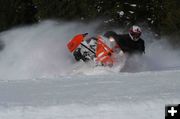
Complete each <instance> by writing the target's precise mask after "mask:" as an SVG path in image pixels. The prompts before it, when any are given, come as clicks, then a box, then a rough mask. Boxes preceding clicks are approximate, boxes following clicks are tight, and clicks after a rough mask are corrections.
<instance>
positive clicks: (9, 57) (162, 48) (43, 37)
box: [0, 21, 180, 80]
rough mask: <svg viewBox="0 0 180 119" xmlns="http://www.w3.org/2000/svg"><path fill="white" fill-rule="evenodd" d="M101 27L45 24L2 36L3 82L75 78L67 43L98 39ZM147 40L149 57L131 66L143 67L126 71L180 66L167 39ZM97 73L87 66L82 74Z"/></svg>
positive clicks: (0, 64) (0, 75)
mask: <svg viewBox="0 0 180 119" xmlns="http://www.w3.org/2000/svg"><path fill="white" fill-rule="evenodd" d="M97 27H98V23H97V22H96V23H91V24H82V23H68V22H54V21H45V22H42V23H39V24H35V25H32V26H26V27H21V28H15V29H12V30H9V31H6V32H3V33H1V34H0V39H1V40H2V41H3V42H4V43H5V48H4V50H3V51H2V52H0V78H1V79H2V80H3V79H4V80H5V79H33V78H36V79H37V78H43V77H45V78H47V77H58V76H62V75H67V74H73V73H72V72H73V67H72V65H73V66H74V64H75V63H74V62H75V61H74V59H73V57H72V55H71V54H70V53H69V51H68V50H67V48H66V44H67V42H68V41H69V40H70V39H71V38H72V37H73V36H74V35H75V34H78V33H84V32H88V33H90V36H94V34H95V33H96V32H95V29H96V28H97ZM119 31H121V30H119ZM96 34H97V33H96ZM143 39H144V40H145V41H146V47H147V48H146V54H145V55H144V56H143V57H141V58H139V57H137V56H135V57H132V58H131V59H130V61H131V64H133V63H134V62H136V64H138V65H139V66H141V67H140V68H139V66H138V68H128V67H127V69H126V70H125V71H130V70H131V71H132V70H133V71H145V70H146V71H149V70H154V69H158V70H159V69H168V68H172V67H176V68H177V67H179V66H180V62H179V59H180V56H179V54H178V52H177V51H174V50H172V49H171V48H170V46H169V45H168V43H167V42H165V40H164V39H163V40H159V41H153V40H152V39H154V38H153V37H152V35H151V34H150V33H146V34H144V36H143ZM134 64H135V63H134ZM79 65H82V63H79V64H76V65H75V66H77V68H79V67H78V66H79ZM100 69H101V71H100V73H104V72H110V73H111V72H112V70H111V71H109V68H108V69H104V68H100ZM97 70H98V71H99V69H97ZM97 70H93V72H94V73H93V72H91V70H89V69H88V67H87V66H83V67H81V69H80V73H83V74H84V72H86V71H87V72H88V73H87V74H93V75H94V74H98V72H97ZM105 70H106V71H105ZM85 74H86V73H85Z"/></svg>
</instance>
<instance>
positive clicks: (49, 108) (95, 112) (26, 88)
mask: <svg viewBox="0 0 180 119" xmlns="http://www.w3.org/2000/svg"><path fill="white" fill-rule="evenodd" d="M179 77H180V71H162V72H146V73H134V74H133V73H132V74H131V73H120V74H113V75H105V76H104V75H96V76H95V75H94V76H87V75H76V76H62V77H59V78H56V79H37V80H16V81H14V80H13V81H12V80H11V81H1V82H0V119H11V118H13V119H99V118H103V119H121V118H126V119H132V118H135V119H144V118H146V119H152V118H153V119H164V116H165V105H166V104H176V103H180V95H179V92H180V86H179V84H180V80H179Z"/></svg>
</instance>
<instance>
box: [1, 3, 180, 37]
mask: <svg viewBox="0 0 180 119" xmlns="http://www.w3.org/2000/svg"><path fill="white" fill-rule="evenodd" d="M179 4H180V1H179V0H109V1H108V0H0V5H1V7H0V31H3V30H7V29H9V28H12V27H14V26H20V25H27V24H33V23H37V22H39V21H42V20H46V19H56V20H58V19H59V20H66V21H74V20H77V21H82V22H88V21H91V20H95V19H103V23H104V24H106V25H117V24H118V25H121V26H130V25H132V24H136V23H147V24H148V25H149V27H151V28H152V29H153V30H155V31H156V32H158V33H159V34H171V33H175V32H176V33H180V7H179Z"/></svg>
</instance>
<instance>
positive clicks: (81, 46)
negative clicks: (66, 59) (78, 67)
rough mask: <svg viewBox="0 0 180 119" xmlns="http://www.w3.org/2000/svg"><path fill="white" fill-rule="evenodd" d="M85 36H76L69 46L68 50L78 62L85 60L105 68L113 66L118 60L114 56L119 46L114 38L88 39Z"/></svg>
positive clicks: (98, 37) (99, 37)
mask: <svg viewBox="0 0 180 119" xmlns="http://www.w3.org/2000/svg"><path fill="white" fill-rule="evenodd" d="M87 35H88V33H85V34H78V35H76V36H74V37H73V38H72V39H71V40H70V41H69V42H68V44H67V48H68V49H69V51H70V52H71V53H72V54H73V55H74V57H75V59H76V60H77V61H79V60H83V61H84V62H87V61H90V60H91V61H94V62H96V64H98V65H99V64H100V65H103V66H112V65H113V64H114V62H116V59H115V58H114V57H113V54H114V53H115V52H116V50H117V49H120V47H119V46H117V44H116V43H115V40H114V39H113V38H105V37H103V36H100V35H99V36H97V37H91V38H87V37H86V36H87Z"/></svg>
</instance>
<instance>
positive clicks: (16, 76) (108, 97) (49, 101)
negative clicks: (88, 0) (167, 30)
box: [0, 21, 180, 119]
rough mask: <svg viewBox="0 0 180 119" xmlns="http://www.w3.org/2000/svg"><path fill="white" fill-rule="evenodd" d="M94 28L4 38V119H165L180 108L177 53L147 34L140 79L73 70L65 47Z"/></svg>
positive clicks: (0, 115) (0, 116)
mask: <svg viewBox="0 0 180 119" xmlns="http://www.w3.org/2000/svg"><path fill="white" fill-rule="evenodd" d="M96 26H97V24H89V25H83V24H80V23H58V22H52V21H46V22H43V23H41V24H37V25H33V26H31V27H24V28H18V29H12V30H10V31H7V32H5V33H2V34H0V38H1V39H2V40H3V41H4V42H5V49H4V50H3V51H2V52H0V119H12V118H13V119H124V118H125V119H132V118H134V119H145V118H146V119H152V118H153V119H164V116H165V113H164V111H165V105H166V104H176V103H180V95H179V92H180V86H179V84H180V80H179V78H180V67H179V66H180V62H179V59H180V55H179V52H178V51H174V50H172V49H171V48H170V46H169V45H167V43H166V42H164V41H157V42H152V41H151V40H150V39H152V36H151V35H150V34H144V37H145V38H146V39H147V42H146V45H147V49H146V54H145V56H144V57H142V58H141V59H139V58H138V57H136V56H134V57H133V58H132V59H130V61H132V62H133V63H135V62H136V64H138V65H140V68H138V69H136V71H137V72H136V73H130V72H121V73H120V72H119V70H118V69H117V68H116V67H113V68H103V67H97V68H93V67H89V66H91V65H84V64H82V63H77V64H74V63H73V62H74V61H73V60H70V59H72V56H71V55H70V54H69V53H68V51H67V49H66V47H65V44H66V43H67V42H68V40H69V39H71V37H72V36H73V35H74V34H77V33H84V31H86V32H90V33H91V34H94V30H92V29H95V28H96ZM77 28H81V29H77ZM67 32H68V34H67ZM160 54H161V55H160ZM137 61H138V62H137ZM139 62H141V63H139Z"/></svg>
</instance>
